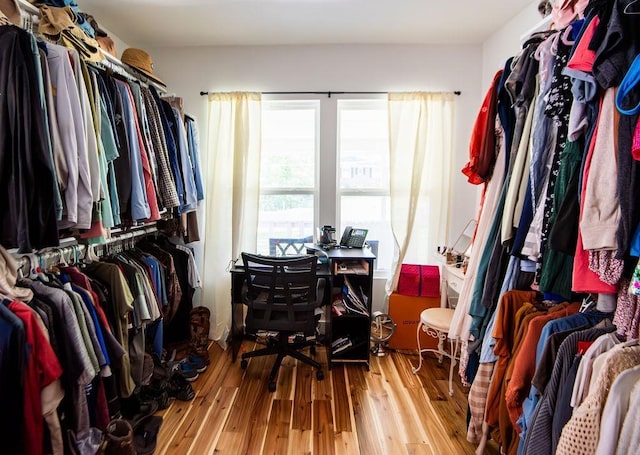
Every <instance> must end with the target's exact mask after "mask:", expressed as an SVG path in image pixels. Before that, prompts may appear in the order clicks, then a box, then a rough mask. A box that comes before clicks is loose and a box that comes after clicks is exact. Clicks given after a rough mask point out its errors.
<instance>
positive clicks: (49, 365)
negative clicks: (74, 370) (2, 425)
mask: <svg viewBox="0 0 640 455" xmlns="http://www.w3.org/2000/svg"><path fill="white" fill-rule="evenodd" d="M9 310H11V311H12V312H13V313H14V314H15V315H16V316H17V317H18V318H20V320H21V321H22V322H23V323H24V331H25V343H26V354H27V358H26V362H25V368H26V370H25V372H24V426H23V431H22V438H23V446H24V449H25V453H28V454H33V455H37V454H41V453H42V452H43V440H44V426H43V419H42V402H41V401H40V395H41V392H42V389H43V388H45V387H46V386H48V385H49V384H51V383H52V382H53V381H55V380H56V379H58V378H59V377H60V376H61V375H62V366H60V362H59V361H58V358H57V357H56V354H55V352H53V349H52V348H51V344H50V343H49V341H48V340H47V337H46V336H45V334H44V332H43V331H42V329H41V328H40V326H39V325H38V321H37V320H36V315H35V314H34V313H33V310H32V309H31V308H29V307H28V306H27V305H25V304H24V303H21V302H11V303H10V304H9Z"/></svg>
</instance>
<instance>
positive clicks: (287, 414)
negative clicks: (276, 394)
mask: <svg viewBox="0 0 640 455" xmlns="http://www.w3.org/2000/svg"><path fill="white" fill-rule="evenodd" d="M292 407H293V401H291V400H273V405H272V406H271V414H270V416H269V423H268V425H267V432H266V438H265V441H264V449H263V451H262V453H263V454H269V455H271V454H282V455H286V454H287V451H288V445H289V428H290V427H291V411H292Z"/></svg>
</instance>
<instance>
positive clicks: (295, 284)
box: [240, 253, 324, 392]
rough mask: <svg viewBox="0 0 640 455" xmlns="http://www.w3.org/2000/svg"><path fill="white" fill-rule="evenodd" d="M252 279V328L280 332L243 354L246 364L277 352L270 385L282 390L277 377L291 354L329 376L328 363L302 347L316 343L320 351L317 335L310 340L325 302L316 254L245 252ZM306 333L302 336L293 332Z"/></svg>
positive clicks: (249, 296)
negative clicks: (318, 293)
mask: <svg viewBox="0 0 640 455" xmlns="http://www.w3.org/2000/svg"><path fill="white" fill-rule="evenodd" d="M242 260H243V262H244V268H245V276H246V281H247V292H246V303H247V306H248V310H247V316H246V318H245V327H246V330H247V331H248V332H250V333H256V332H257V331H259V330H265V331H274V332H278V336H277V337H275V338H270V339H269V342H268V345H267V347H266V348H264V349H259V350H256V351H251V352H245V353H243V354H242V361H241V363H240V366H241V367H242V368H246V367H247V365H248V363H247V359H248V358H251V357H258V356H264V355H272V354H276V355H277V357H276V361H275V363H274V365H273V368H272V369H271V373H270V374H269V391H271V392H273V391H275V390H276V379H277V377H278V370H279V369H280V364H281V363H282V360H283V359H284V357H285V356H291V357H294V358H296V359H298V360H300V361H302V362H304V363H306V364H309V365H311V366H312V367H314V368H315V369H316V378H317V379H318V380H322V379H324V373H323V372H322V365H320V364H319V363H318V362H316V361H315V360H313V359H311V358H310V357H307V356H306V355H304V354H302V353H301V352H299V349H302V348H304V347H306V346H311V354H312V355H314V354H315V346H314V343H315V341H313V340H307V337H308V336H312V335H315V334H316V317H315V309H316V308H317V307H318V306H319V304H320V302H319V301H318V299H317V298H316V283H317V278H316V263H317V259H316V257H315V256H312V255H306V256H287V257H272V256H259V255H255V254H249V253H242ZM298 333H302V334H303V336H302V337H296V338H301V340H300V341H298V340H296V339H295V338H294V340H293V341H290V340H289V338H290V336H292V335H293V336H295V335H296V334H298Z"/></svg>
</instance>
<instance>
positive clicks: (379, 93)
mask: <svg viewBox="0 0 640 455" xmlns="http://www.w3.org/2000/svg"><path fill="white" fill-rule="evenodd" d="M388 93H389V92H331V91H328V92H262V94H263V95H327V98H331V95H387V94H388ZM208 94H209V92H200V96H205V95H208ZM453 94H454V95H462V92H461V91H460V90H456V91H454V92H453Z"/></svg>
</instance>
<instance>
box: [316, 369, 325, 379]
mask: <svg viewBox="0 0 640 455" xmlns="http://www.w3.org/2000/svg"><path fill="white" fill-rule="evenodd" d="M316 379H317V380H318V381H322V380H323V379H324V373H323V372H322V370H318V371H317V372H316Z"/></svg>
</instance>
